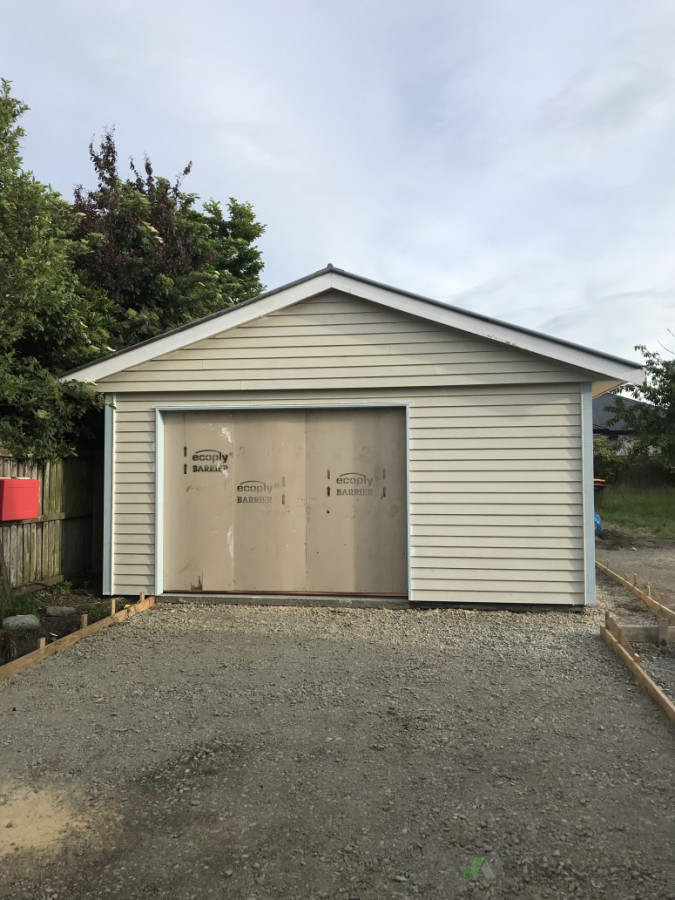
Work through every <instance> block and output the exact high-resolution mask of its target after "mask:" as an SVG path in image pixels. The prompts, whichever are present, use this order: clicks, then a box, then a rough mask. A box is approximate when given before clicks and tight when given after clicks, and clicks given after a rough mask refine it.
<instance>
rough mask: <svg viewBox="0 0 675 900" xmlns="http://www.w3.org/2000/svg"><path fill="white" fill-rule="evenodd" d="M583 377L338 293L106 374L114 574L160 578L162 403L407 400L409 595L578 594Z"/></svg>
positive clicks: (120, 589) (500, 597)
mask: <svg viewBox="0 0 675 900" xmlns="http://www.w3.org/2000/svg"><path fill="white" fill-rule="evenodd" d="M587 380H588V378H587V376H585V375H584V373H580V372H579V371H578V370H575V369H572V368H570V367H567V366H563V365H562V364H560V363H556V362H553V361H551V360H547V359H545V358H544V357H540V356H535V355H534V354H528V353H526V352H524V351H521V350H517V349H515V348H512V347H507V346H504V345H503V344H496V343H493V342H490V341H488V340H482V339H477V338H476V337H475V336H469V335H466V334H463V333H462V332H459V331H455V330H452V329H448V328H446V327H443V326H440V325H435V324H433V323H430V322H428V321H426V322H425V321H422V320H420V319H417V318H415V317H413V316H409V315H407V314H404V313H400V312H396V311H393V310H390V309H387V308H385V307H382V306H376V305H375V304H371V303H368V302H364V301H362V300H359V299H350V298H347V297H346V296H344V295H340V296H336V295H335V294H327V295H324V296H322V297H318V298H316V299H312V300H306V301H303V302H301V303H298V304H297V305H295V306H292V307H289V308H286V309H284V310H283V311H279V312H275V313H272V314H270V315H269V316H266V317H263V318H261V319H257V320H254V321H253V322H250V323H249V324H246V325H241V326H238V327H237V328H235V329H234V330H231V331H229V332H227V333H225V334H219V335H217V336H215V337H212V338H208V339H205V340H202V341H200V342H198V343H195V344H193V345H192V346H190V347H186V348H182V349H180V350H175V351H173V352H171V353H168V354H165V355H164V356H161V357H158V358H157V359H155V360H150V361H148V362H145V363H143V364H141V365H138V366H136V367H134V368H133V369H129V370H127V371H125V372H122V373H120V374H118V375H113V376H110V377H108V378H107V379H103V380H102V381H101V382H100V386H101V388H102V389H105V390H106V391H113V392H115V394H116V399H115V405H116V416H115V418H116V430H115V454H114V459H115V473H114V474H115V479H114V480H115V493H114V498H113V500H114V557H113V580H112V588H111V589H112V590H113V591H114V592H117V593H135V592H137V591H139V590H148V589H152V588H153V585H154V541H155V535H154V503H155V407H157V406H162V407H167V406H169V407H173V406H175V407H181V406H186V405H190V406H206V407H208V406H213V407H234V408H239V407H240V408H251V407H255V406H256V405H259V406H264V405H285V404H288V405H295V406H297V405H307V406H311V405H312V404H322V405H325V404H331V403H341V404H349V403H352V404H354V405H360V404H364V403H373V404H378V403H387V402H389V403H394V402H395V403H401V402H405V403H407V404H408V405H409V438H410V444H409V490H410V565H411V589H412V596H413V599H414V600H416V601H441V602H442V601H448V600H454V601H458V600H464V601H473V602H511V603H519V602H521V603H522V602H539V603H583V602H584V544H583V504H582V460H581V454H582V440H581V405H580V383H581V382H583V381H587Z"/></svg>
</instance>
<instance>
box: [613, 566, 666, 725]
mask: <svg viewBox="0 0 675 900" xmlns="http://www.w3.org/2000/svg"><path fill="white" fill-rule="evenodd" d="M596 566H597V567H598V569H599V570H600V571H601V572H603V573H604V574H605V575H607V576H608V577H609V578H611V579H613V580H614V581H616V582H617V583H618V584H620V585H622V586H623V587H625V588H627V589H628V590H629V591H631V593H633V594H635V596H636V597H638V598H639V599H640V600H642V601H643V602H644V603H645V605H646V606H648V607H649V609H650V610H651V611H652V612H653V613H654V614H655V615H656V616H657V617H658V621H657V624H656V625H619V623H618V622H616V620H615V619H614V618H612V616H611V615H610V613H608V612H606V613H605V624H604V625H602V626H601V627H600V634H601V635H602V637H603V638H604V640H605V641H606V643H607V644H608V645H609V646H610V647H611V648H612V650H613V651H614V652H615V653H616V655H617V656H618V657H619V659H620V660H621V661H622V662H623V663H624V665H625V666H626V668H627V669H629V671H630V672H631V673H632V674H633V675H634V676H635V680H636V681H637V682H638V684H639V685H640V686H641V687H643V688H644V689H645V691H646V692H647V693H648V694H649V696H650V697H651V698H652V699H653V700H654V701H655V702H656V703H657V704H658V705H659V706H660V707H661V709H662V710H663V712H664V713H665V715H666V716H667V718H668V719H669V720H670V721H671V722H672V723H673V724H674V725H675V704H674V703H673V702H672V700H670V699H669V698H668V697H667V696H666V695H665V694H664V692H663V691H662V690H661V688H660V687H659V686H658V685H657V684H656V682H655V681H653V680H652V679H651V678H650V677H649V675H648V674H647V673H646V672H645V670H644V669H643V668H642V665H641V664H640V656H639V655H638V654H637V653H636V652H635V650H634V649H633V646H632V644H631V641H638V642H644V643H656V644H659V646H662V647H667V646H669V644H670V643H671V642H673V641H675V612H673V610H671V609H669V608H668V607H667V606H666V605H665V604H664V603H660V602H659V601H657V600H655V599H654V598H653V597H652V595H651V588H650V586H649V585H648V584H647V585H645V588H646V591H642V590H641V589H640V588H639V587H638V586H637V577H636V576H633V581H632V582H631V581H630V580H629V579H628V578H623V577H622V576H621V575H617V573H616V572H613V571H612V570H611V569H610V568H609V564H607V565H603V564H602V563H599V562H596ZM663 599H664V598H663V597H661V600H663Z"/></svg>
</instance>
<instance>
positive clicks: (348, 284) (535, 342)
mask: <svg viewBox="0 0 675 900" xmlns="http://www.w3.org/2000/svg"><path fill="white" fill-rule="evenodd" d="M333 282H334V283H333V287H334V288H336V290H340V291H343V292H344V293H348V294H354V295H355V296H358V297H361V298H363V299H364V300H370V301H371V302H373V303H379V304H380V305H382V306H388V307H390V308H391V309H397V310H399V311H400V312H404V313H408V314H409V315H412V316H417V317H418V318H421V319H428V320H430V321H433V322H437V323H438V324H441V325H447V326H448V328H456V329H457V330H458V331H464V332H467V333H468V334H473V335H476V336H477V337H481V338H485V339H486V340H489V341H497V342H498V343H500V344H507V345H508V346H509V347H515V348H516V349H518V350H526V351H528V352H529V353H536V354H537V355H539V356H545V357H546V358H547V359H553V360H556V361H557V362H560V363H563V364H564V365H567V366H573V367H574V368H576V369H583V370H584V371H585V372H598V373H599V374H601V375H608V376H613V377H614V378H616V379H619V381H620V383H624V382H626V381H630V382H631V383H635V381H636V380H637V382H638V383H641V382H642V380H643V378H644V372H643V370H642V369H641V368H636V367H635V366H632V365H630V364H629V363H621V362H620V361H619V360H614V359H607V358H606V357H605V356H601V355H598V354H596V353H593V351H591V350H584V349H583V348H581V347H579V348H577V347H568V346H566V345H565V344H559V343H558V342H557V341H555V340H553V339H550V338H547V337H545V336H544V335H536V334H524V333H523V332H522V331H518V330H517V329H515V328H510V327H509V326H508V325H503V324H501V323H500V322H486V321H484V320H483V319H478V318H476V317H475V316H472V315H471V313H469V312H466V313H465V312H461V311H460V310H457V309H452V308H446V309H444V308H443V307H441V306H437V305H436V304H435V303H434V304H431V303H425V302H424V301H423V300H417V299H415V298H414V297H407V296H405V294H398V293H396V292H394V291H387V290H385V289H383V288H380V287H377V286H376V285H371V284H358V286H355V283H354V281H353V280H352V279H350V278H345V277H344V276H341V275H340V274H339V273H335V274H334V275H333Z"/></svg>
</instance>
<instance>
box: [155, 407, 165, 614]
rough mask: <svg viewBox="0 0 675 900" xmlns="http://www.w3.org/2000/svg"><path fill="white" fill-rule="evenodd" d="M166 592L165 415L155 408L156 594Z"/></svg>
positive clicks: (157, 595)
mask: <svg viewBox="0 0 675 900" xmlns="http://www.w3.org/2000/svg"><path fill="white" fill-rule="evenodd" d="M163 592H164V416H163V415H162V411H161V410H160V409H159V408H157V409H155V591H154V593H155V596H156V597H159V596H160V594H162V593H163Z"/></svg>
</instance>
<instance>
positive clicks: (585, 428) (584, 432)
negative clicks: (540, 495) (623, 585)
mask: <svg viewBox="0 0 675 900" xmlns="http://www.w3.org/2000/svg"><path fill="white" fill-rule="evenodd" d="M581 471H582V478H583V485H582V490H583V517H584V605H585V606H595V520H594V512H595V505H594V503H593V399H592V385H590V384H582V385H581Z"/></svg>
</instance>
